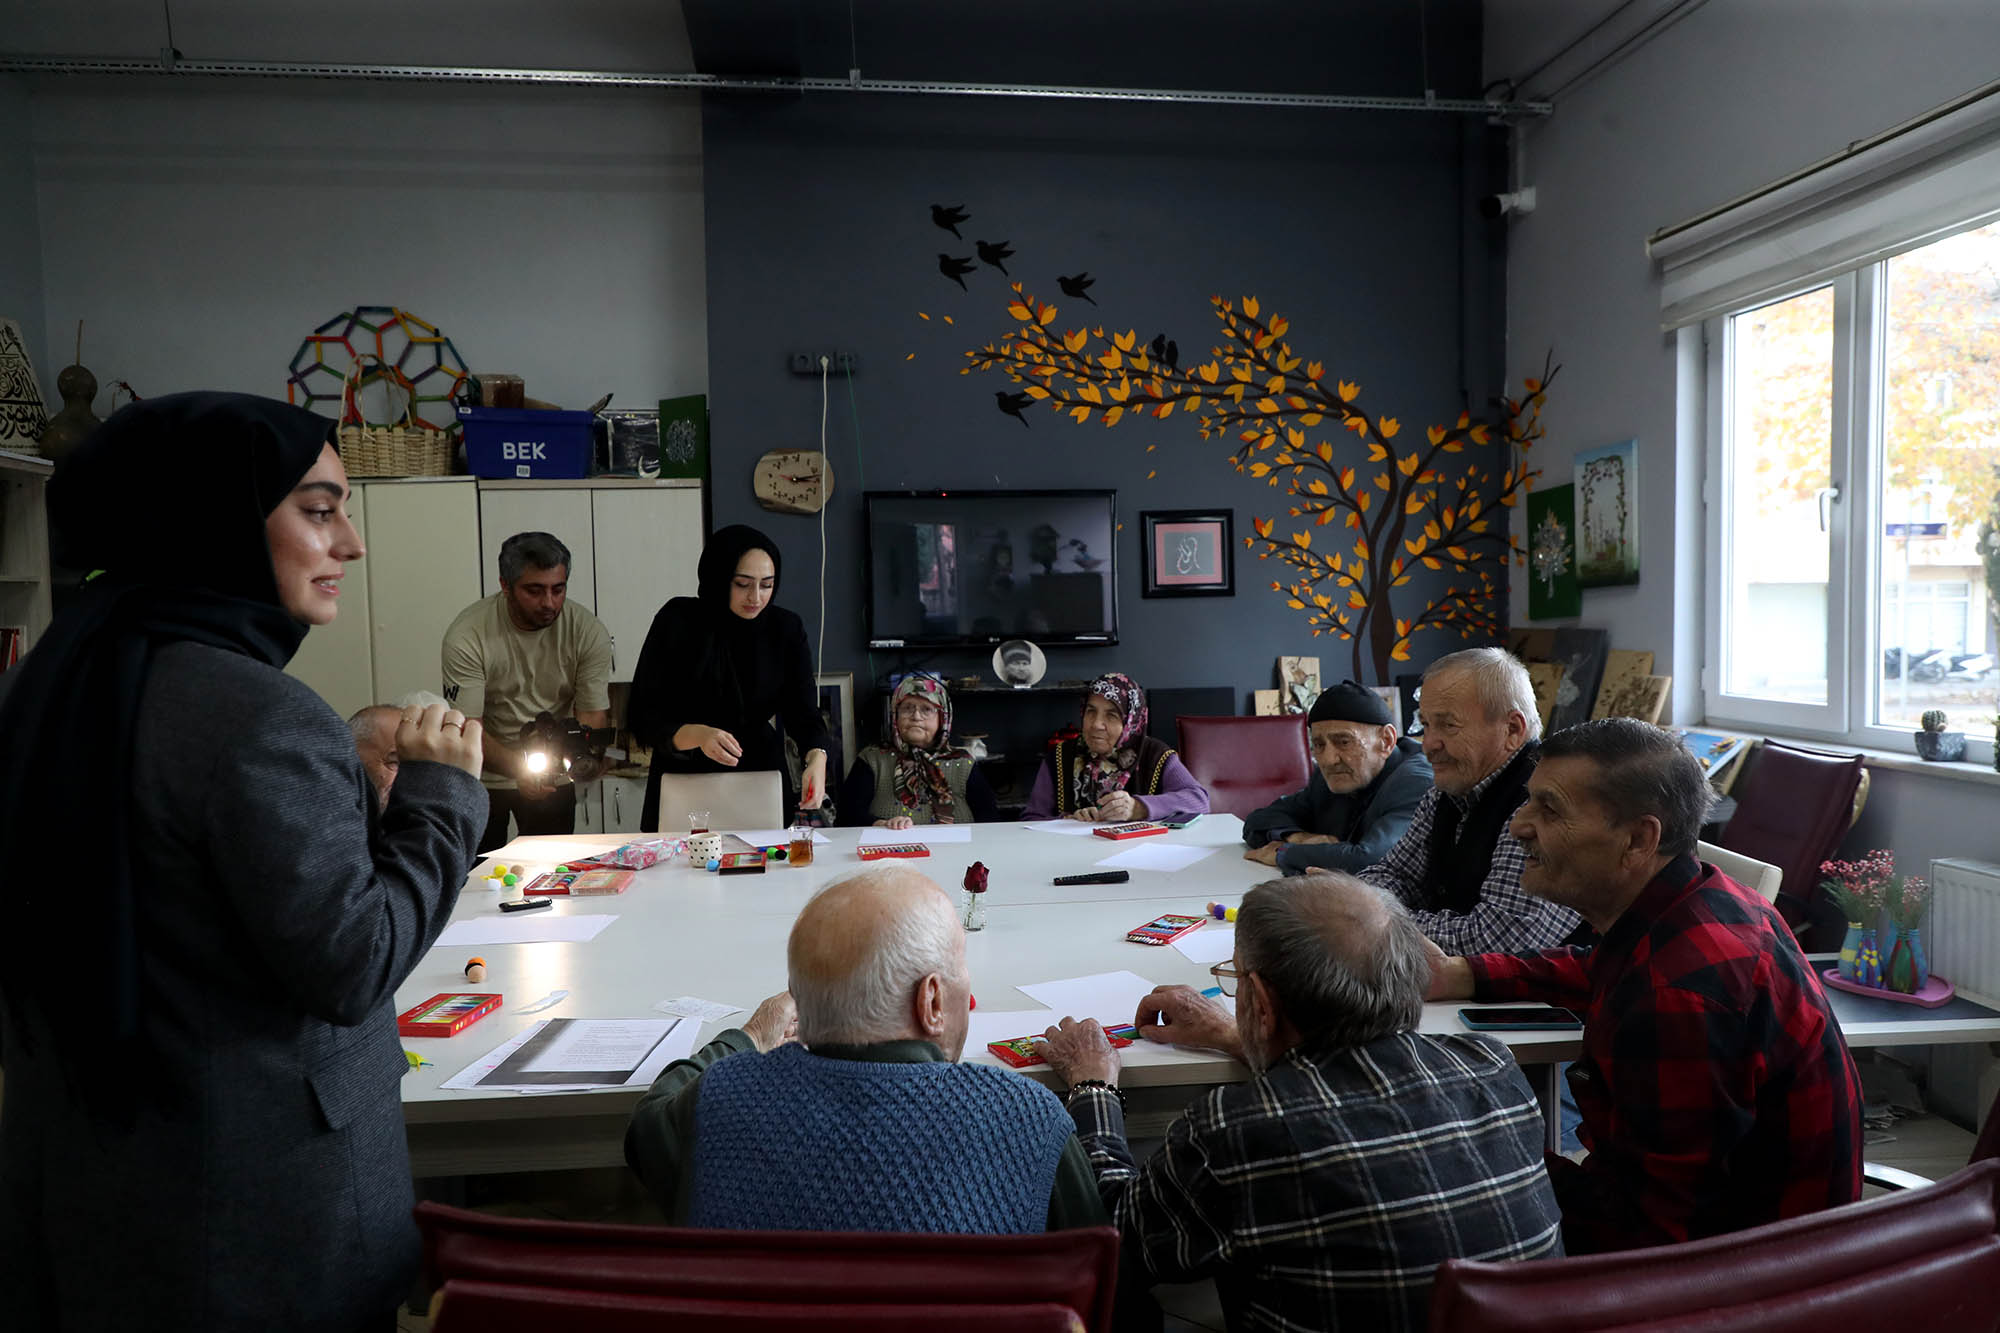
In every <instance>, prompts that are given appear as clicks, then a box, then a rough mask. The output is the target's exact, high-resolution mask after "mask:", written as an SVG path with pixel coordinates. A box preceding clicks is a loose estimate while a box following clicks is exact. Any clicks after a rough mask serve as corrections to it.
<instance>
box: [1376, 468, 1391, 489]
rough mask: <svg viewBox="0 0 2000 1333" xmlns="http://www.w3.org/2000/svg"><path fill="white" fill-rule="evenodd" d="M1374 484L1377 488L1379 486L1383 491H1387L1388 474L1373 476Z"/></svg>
mask: <svg viewBox="0 0 2000 1333" xmlns="http://www.w3.org/2000/svg"><path fill="white" fill-rule="evenodd" d="M1375 484H1376V485H1377V486H1380V487H1381V488H1382V489H1383V490H1385V491H1386V490H1388V489H1389V474H1388V473H1386V472H1378V473H1376V474H1375Z"/></svg>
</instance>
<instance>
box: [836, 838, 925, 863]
mask: <svg viewBox="0 0 2000 1333" xmlns="http://www.w3.org/2000/svg"><path fill="white" fill-rule="evenodd" d="M854 850H855V853H856V855H858V856H860V858H861V859H862V860H864V861H880V860H882V859H884V858H886V857H891V856H899V857H906V858H909V859H911V860H915V859H916V858H917V857H920V856H929V855H930V854H931V849H930V848H928V847H926V846H924V845H923V844H922V843H920V842H874V843H863V844H862V845H861V846H859V847H857V848H855V849H854Z"/></svg>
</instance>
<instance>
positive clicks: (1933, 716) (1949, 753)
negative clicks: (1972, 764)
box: [1916, 708, 1965, 763]
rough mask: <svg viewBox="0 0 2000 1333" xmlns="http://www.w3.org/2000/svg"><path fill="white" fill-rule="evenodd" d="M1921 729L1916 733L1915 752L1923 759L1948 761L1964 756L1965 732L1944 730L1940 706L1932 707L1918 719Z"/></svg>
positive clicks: (1943, 718)
mask: <svg viewBox="0 0 2000 1333" xmlns="http://www.w3.org/2000/svg"><path fill="white" fill-rule="evenodd" d="M1918 721H1919V722H1921V723H1922V724H1923V728H1924V729H1923V730H1922V731H1919V732H1917V733H1916V740H1917V754H1918V755H1920V756H1921V757H1923V758H1925V759H1935V760H1938V761H1939V762H1941V763H1950V762H1952V761H1954V760H1959V759H1963V758H1965V733H1964V732H1962V731H1946V730H1945V729H1944V724H1945V721H1946V718H1945V714H1944V710H1943V709H1942V708H1933V709H1931V710H1930V711H1929V712H1927V713H1925V714H1924V715H1923V716H1922V717H1921V718H1919V719H1918Z"/></svg>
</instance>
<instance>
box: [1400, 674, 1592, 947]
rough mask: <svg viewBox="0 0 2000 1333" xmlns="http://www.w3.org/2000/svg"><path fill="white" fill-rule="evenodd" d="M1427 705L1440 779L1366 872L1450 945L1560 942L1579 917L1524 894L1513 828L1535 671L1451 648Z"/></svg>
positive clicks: (1426, 737)
mask: <svg viewBox="0 0 2000 1333" xmlns="http://www.w3.org/2000/svg"><path fill="white" fill-rule="evenodd" d="M1421 711H1422V713H1423V719H1424V732H1423V742H1424V757H1425V758H1426V759H1428V760H1430V763H1431V768H1432V770H1433V772H1434V775H1435V776H1434V777H1433V779H1432V781H1433V784H1434V785H1433V786H1432V788H1431V790H1430V791H1429V792H1428V793H1427V794H1426V795H1425V796H1424V799H1423V800H1422V801H1421V802H1420V803H1419V804H1418V806H1417V811H1416V814H1415V815H1413V816H1411V819H1410V827H1409V830H1408V831H1407V832H1406V833H1404V834H1403V837H1402V839H1401V841H1399V842H1397V844H1396V845H1395V846H1394V847H1391V848H1390V849H1389V853H1388V855H1386V856H1384V857H1383V858H1382V859H1381V860H1380V861H1378V862H1376V863H1375V864H1374V865H1372V866H1370V867H1369V868H1368V869H1366V870H1364V871H1362V872H1361V878H1363V879H1365V880H1367V881H1368V882H1369V883H1371V884H1375V885H1378V886H1379V887H1381V888H1384V889H1387V890H1389V892H1391V893H1393V894H1395V895H1396V896H1397V897H1398V898H1400V899H1402V900H1403V904H1404V906H1406V907H1408V908H1409V909H1410V911H1411V912H1412V913H1413V914H1414V915H1415V917H1416V921H1417V925H1418V927H1419V928H1421V929H1422V930H1423V932H1424V934H1426V935H1428V936H1430V937H1431V938H1432V939H1433V940H1435V941H1437V943H1438V944H1439V945H1441V946H1442V947H1443V948H1444V949H1445V950H1446V951H1447V952H1450V953H1483V952H1486V951H1488V950H1497V949H1542V948H1547V947H1549V946H1551V945H1556V944H1561V943H1563V941H1564V940H1566V939H1568V938H1569V936H1570V933H1571V932H1572V931H1574V930H1575V929H1576V926H1577V915H1576V913H1575V912H1573V911H1571V910H1570V909H1569V908H1568V907H1565V906H1562V905H1559V904H1557V903H1553V902H1549V901H1547V900H1544V899H1539V898H1533V897H1530V896H1529V895H1527V894H1525V893H1523V892H1521V859H1522V857H1521V844H1520V843H1519V842H1517V841H1515V839H1514V837H1513V835H1512V834H1511V833H1509V832H1508V831H1507V822H1508V820H1510V819H1511V818H1512V817H1513V814H1514V811H1515V809H1516V808H1517V807H1519V805H1520V804H1521V801H1522V798H1523V797H1524V796H1525V795H1526V793H1527V781H1528V775H1529V774H1530V773H1532V772H1534V771H1535V756H1536V754H1537V753H1538V752H1539V748H1540V747H1539V746H1538V745H1537V744H1536V741H1537V740H1538V739H1539V738H1540V736H1541V734H1542V722H1541V715H1540V714H1539V713H1538V712H1537V711H1536V709H1535V691H1534V687H1533V686H1532V685H1530V684H1529V681H1528V671H1527V668H1526V667H1523V666H1522V665H1521V664H1520V662H1519V661H1517V660H1516V659H1515V658H1514V657H1513V656H1512V655H1510V654H1508V653H1506V652H1503V651H1501V650H1500V649H1498V648H1468V649H1466V650H1465V651H1463V652H1457V653H1450V654H1447V655H1446V656H1444V657H1440V658H1439V659H1438V660H1437V661H1435V662H1433V663H1431V664H1430V667H1429V668H1428V669H1427V670H1425V672H1424V688H1423V702H1422V710H1421Z"/></svg>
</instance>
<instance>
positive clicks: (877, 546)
mask: <svg viewBox="0 0 2000 1333" xmlns="http://www.w3.org/2000/svg"><path fill="white" fill-rule="evenodd" d="M863 505H864V510H865V517H864V522H865V524H866V527H867V531H868V554H867V564H868V646H869V647H871V648H903V647H912V648H915V647H947V646H950V645H954V644H964V645H979V644H994V643H1000V642H1001V641H1003V640H1006V639H1032V640H1033V641H1035V642H1036V643H1039V644H1064V643H1092V644H1095V643H1116V642H1118V561H1117V556H1116V553H1115V552H1116V537H1117V532H1118V492H1116V491H869V492H868V493H867V494H866V495H865V496H864V497H863Z"/></svg>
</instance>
